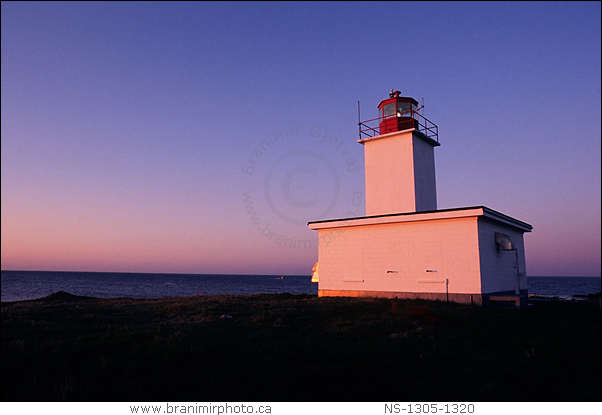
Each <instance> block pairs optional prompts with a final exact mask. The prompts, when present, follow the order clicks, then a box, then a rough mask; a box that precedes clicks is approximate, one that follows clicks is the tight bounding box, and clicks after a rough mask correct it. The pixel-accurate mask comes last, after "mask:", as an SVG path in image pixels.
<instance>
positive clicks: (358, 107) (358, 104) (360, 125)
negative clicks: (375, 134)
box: [357, 101, 362, 140]
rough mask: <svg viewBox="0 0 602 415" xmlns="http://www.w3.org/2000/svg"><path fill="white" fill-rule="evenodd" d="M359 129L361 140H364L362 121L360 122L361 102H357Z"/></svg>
mask: <svg viewBox="0 0 602 415" xmlns="http://www.w3.org/2000/svg"><path fill="white" fill-rule="evenodd" d="M357 128H358V129H359V136H360V140H361V139H362V121H361V120H360V102H359V101H357Z"/></svg>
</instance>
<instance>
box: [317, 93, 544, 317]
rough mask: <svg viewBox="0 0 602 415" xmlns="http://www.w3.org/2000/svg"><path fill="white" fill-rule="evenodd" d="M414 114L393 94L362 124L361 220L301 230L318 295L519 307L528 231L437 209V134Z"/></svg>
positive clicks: (473, 212) (489, 216) (491, 214)
mask: <svg viewBox="0 0 602 415" xmlns="http://www.w3.org/2000/svg"><path fill="white" fill-rule="evenodd" d="M417 106H418V103H417V102H416V101H415V100H414V99H412V98H409V97H401V96H399V91H396V92H393V91H392V92H391V94H390V97H389V99H386V100H383V101H382V102H381V103H380V104H379V106H378V108H379V117H378V118H376V119H374V120H369V121H365V122H362V123H360V137H361V139H360V140H359V143H361V144H363V145H364V152H365V165H366V172H365V174H366V216H365V217H360V218H348V219H333V220H324V221H315V222H310V223H309V229H313V230H317V231H318V240H319V245H318V246H319V248H318V263H319V282H318V294H319V295H320V296H366V297H389V298H394V297H397V298H425V299H433V300H442V301H455V302H460V303H470V304H478V305H481V304H484V305H487V304H489V303H490V302H494V301H495V302H508V303H514V304H516V305H520V306H524V305H526V303H527V281H526V267H525V249H524V241H523V234H524V232H530V231H531V230H532V226H531V225H529V224H527V223H524V222H521V221H519V220H516V219H514V218H511V217H509V216H506V215H504V214H502V213H499V212H496V211H495V210H492V209H489V208H487V207H485V206H475V207H464V208H457V209H442V210H438V209H437V192H436V183H435V158H434V148H435V147H437V146H439V142H438V130H437V126H436V125H434V124H433V123H431V122H430V121H429V120H427V119H426V118H424V117H423V116H421V115H420V114H419V113H418V112H417ZM371 123H373V124H375V126H374V127H372V126H371ZM376 124H377V127H376Z"/></svg>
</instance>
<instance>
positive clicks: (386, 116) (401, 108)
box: [378, 90, 418, 135]
mask: <svg viewBox="0 0 602 415" xmlns="http://www.w3.org/2000/svg"><path fill="white" fill-rule="evenodd" d="M399 94H401V92H400V91H393V90H391V92H390V93H389V98H388V99H384V100H382V101H381V102H380V104H378V117H379V119H380V124H379V129H380V131H379V132H380V134H381V135H382V134H387V133H392V132H395V131H403V130H408V129H410V128H416V129H417V128H418V120H416V114H417V113H416V110H417V109H418V102H417V101H416V100H415V99H414V98H410V97H400V96H399Z"/></svg>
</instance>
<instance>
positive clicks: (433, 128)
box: [358, 109, 439, 142]
mask: <svg viewBox="0 0 602 415" xmlns="http://www.w3.org/2000/svg"><path fill="white" fill-rule="evenodd" d="M398 117H404V118H405V119H410V118H413V119H414V120H415V121H416V125H417V128H416V129H417V130H418V131H420V132H421V133H422V134H424V135H426V136H427V137H428V138H430V139H431V140H435V141H436V142H439V127H437V125H436V124H435V123H433V122H432V121H430V120H429V119H428V118H426V117H424V116H423V115H422V114H420V113H418V111H416V110H414V109H412V110H408V111H404V112H402V113H399V114H397V115H388V116H386V117H378V118H373V119H371V120H366V121H360V122H359V123H358V125H359V130H360V140H363V139H365V138H370V137H376V136H378V135H381V132H380V124H381V123H382V122H383V121H385V120H390V119H394V118H398Z"/></svg>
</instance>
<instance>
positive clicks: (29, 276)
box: [1, 271, 601, 302]
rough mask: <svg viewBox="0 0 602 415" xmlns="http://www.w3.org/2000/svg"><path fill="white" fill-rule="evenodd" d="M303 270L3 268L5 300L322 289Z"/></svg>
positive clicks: (553, 285)
mask: <svg viewBox="0 0 602 415" xmlns="http://www.w3.org/2000/svg"><path fill="white" fill-rule="evenodd" d="M310 279H311V278H310V276H305V275H303V276H300V275H284V276H278V275H201V274H145V273H116V272H60V271H2V278H1V283H2V285H1V287H2V301H3V302H4V301H20V300H32V299H36V298H42V297H46V296H48V295H50V294H52V293H55V292H57V291H66V292H68V293H70V294H74V295H82V296H89V297H98V298H112V297H130V298H159V297H176V296H190V295H215V294H256V293H291V294H317V293H318V284H317V283H312V282H311V281H310ZM527 284H528V287H529V294H532V295H538V296H544V297H560V298H566V299H569V298H571V297H572V296H574V295H588V294H596V293H599V292H600V285H601V280H600V277H527Z"/></svg>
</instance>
